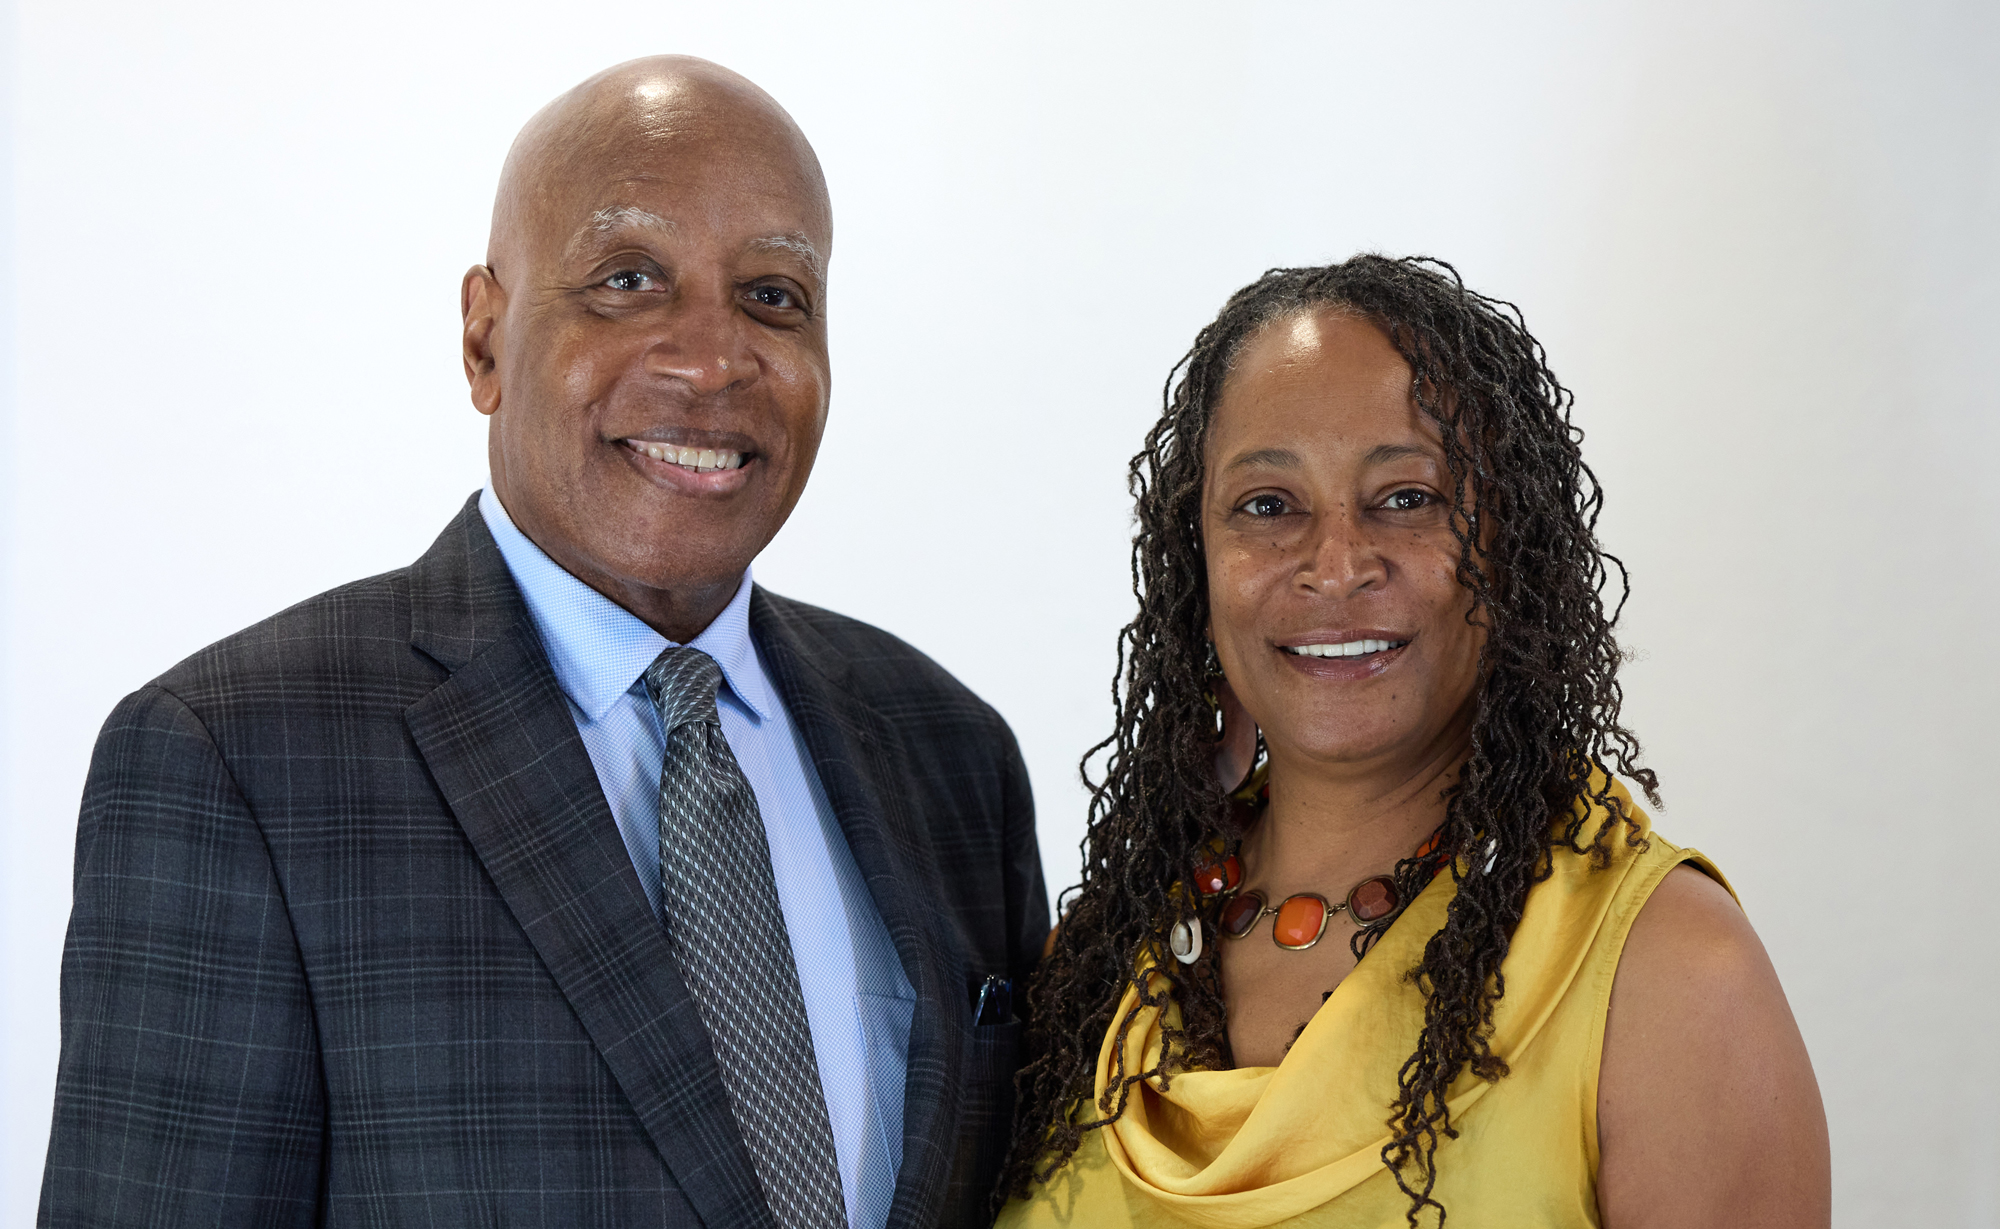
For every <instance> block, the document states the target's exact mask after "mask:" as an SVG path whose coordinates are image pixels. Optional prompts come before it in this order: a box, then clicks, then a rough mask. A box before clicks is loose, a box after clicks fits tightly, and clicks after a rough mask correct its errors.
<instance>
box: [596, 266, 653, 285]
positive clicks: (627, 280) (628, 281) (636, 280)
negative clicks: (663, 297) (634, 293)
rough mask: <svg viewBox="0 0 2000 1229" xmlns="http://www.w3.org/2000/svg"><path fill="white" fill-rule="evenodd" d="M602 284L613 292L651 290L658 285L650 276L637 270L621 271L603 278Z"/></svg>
mask: <svg viewBox="0 0 2000 1229" xmlns="http://www.w3.org/2000/svg"><path fill="white" fill-rule="evenodd" d="M604 284H605V285H606V286H609V287H610V288H611V289H613V290H651V289H653V288H654V287H655V286H657V285H658V283H656V282H655V281H654V280H653V277H652V275H651V274H649V273H641V272H640V271H639V270H637V269H621V270H619V271H618V272H616V273H614V274H612V275H611V276H610V277H607V278H605V279H604Z"/></svg>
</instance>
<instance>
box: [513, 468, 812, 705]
mask: <svg viewBox="0 0 2000 1229" xmlns="http://www.w3.org/2000/svg"><path fill="white" fill-rule="evenodd" d="M479 514H480V516H482V517H484V518H485V520H486V528H487V529H488V530H489V531H490V532H491V533H492V534H493V541H494V543H495V544H496V545H498V546H499V547H500V555H501V557H502V558H504V559H505V560H506V561H507V570H508V571H509V572H511V573H512V574H513V576H514V584H515V585H516V586H518V587H519V588H520V590H521V598H522V600H523V601H525V602H526V603H527V605H528V616H529V617H530V618H532V619H533V620H534V621H535V631H536V632H537V633H539V634H540V636H541V638H542V648H543V649H544V650H545V651H547V653H548V655H549V665H550V666H551V667H553V668H554V670H555V674H556V682H557V684H558V685H560V686H561V687H562V689H563V694H564V695H566V696H568V697H569V698H570V702H571V703H573V704H575V705H576V706H577V708H579V709H581V710H582V711H583V714H584V716H586V717H588V718H589V719H590V720H591V721H598V720H601V719H602V718H603V716H604V714H605V713H607V712H609V711H610V710H611V706H612V705H613V704H616V703H617V702H618V700H619V698H620V697H622V696H623V695H624V694H625V693H626V692H628V691H631V690H632V689H633V688H634V687H643V686H644V682H643V676H644V675H645V673H646V667H648V666H650V665H652V664H653V659H654V658H656V657H658V656H659V655H660V650H662V649H665V648H667V647H669V646H670V645H672V644H673V643H674V642H673V641H671V640H668V639H667V638H666V637H665V636H662V635H660V633H658V632H656V631H654V630H653V629H652V628H650V627H648V626H646V624H645V623H644V622H642V621H641V620H640V619H639V617H638V616H637V615H634V614H633V613H632V612H631V611H629V610H626V609H625V608H624V607H622V606H620V605H618V603H616V602H614V601H612V600H611V599H610V598H608V597H605V596H604V595H603V594H602V593H599V592H598V591H597V590H595V589H593V588H591V587H590V586H589V585H586V584H584V583H583V582H582V581H580V580H578V579H577V578H576V577H574V576H572V575H570V574H569V573H568V572H566V571H564V570H563V567H562V565H561V564H559V563H557V562H556V561H555V560H553V559H551V558H549V557H548V555H547V554H546V553H544V552H543V550H542V548H541V547H539V546H536V545H535V544H534V542H533V541H531V540H530V539H529V537H528V535H527V534H524V533H522V532H521V531H520V529H519V528H518V527H516V526H515V524H514V520H513V518H512V517H510V516H508V515H507V509H506V508H505V507H503V506H502V505H501V503H500V497H499V496H498V495H495V494H494V493H493V488H492V487H491V486H488V487H487V488H486V489H485V490H483V491H481V492H480V493H479ZM751 584H752V581H751V577H750V570H749V569H748V568H745V569H744V571H743V580H742V583H740V584H738V585H737V586H736V596H735V597H732V598H730V599H729V605H727V606H724V607H723V608H722V613H721V614H719V615H717V616H715V620H714V621H713V622H711V623H710V624H709V625H708V626H707V627H705V628H703V629H702V630H701V634H700V635H698V636H696V637H695V638H694V639H693V640H690V641H689V642H688V644H689V647H691V648H697V649H700V650H701V651H702V652H704V653H707V654H708V655H709V656H710V657H713V658H714V659H715V664H716V665H718V666H721V667H722V681H723V683H724V685H726V686H727V687H728V689H729V691H730V692H732V693H734V695H735V697H736V699H737V700H739V701H741V702H742V704H743V707H745V708H747V709H749V710H750V715H751V716H752V717H753V718H754V719H755V720H757V721H759V722H762V721H764V720H767V719H768V718H769V717H770V715H771V713H772V712H773V711H774V710H775V708H776V697H775V696H774V695H773V694H772V691H771V682H770V679H769V678H767V677H766V676H765V674H764V670H763V665H762V663H761V662H759V661H758V660H757V648H756V646H755V645H754V644H752V643H751V640H750V586H751Z"/></svg>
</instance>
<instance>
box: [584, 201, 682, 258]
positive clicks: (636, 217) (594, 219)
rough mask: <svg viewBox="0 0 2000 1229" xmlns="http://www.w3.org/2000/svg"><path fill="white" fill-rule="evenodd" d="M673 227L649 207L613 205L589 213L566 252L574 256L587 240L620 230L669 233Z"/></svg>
mask: <svg viewBox="0 0 2000 1229" xmlns="http://www.w3.org/2000/svg"><path fill="white" fill-rule="evenodd" d="M675 229H676V228H675V226H674V224H673V222H672V221H671V220H669V219H667V218H663V217H661V216H660V215H659V214H657V213H654V212H652V211H651V210H649V209H641V208H639V207H638V206H637V205H613V206H610V207H608V208H605V209H600V210H598V211H597V212H596V213H593V214H591V215H590V218H589V220H587V221H586V222H584V224H583V226H582V227H581V228H580V229H579V230H578V231H577V232H576V234H575V235H574V236H572V237H571V238H570V241H569V253H568V254H569V255H571V256H574V255H576V254H577V249H579V248H581V247H582V246H583V245H584V244H585V243H586V242H588V241H589V240H591V239H600V238H603V237H604V236H605V235H609V234H614V233H616V232H618V231H621V230H657V231H662V232H664V233H666V234H669V235H671V234H672V233H674V230H675Z"/></svg>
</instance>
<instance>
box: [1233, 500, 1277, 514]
mask: <svg viewBox="0 0 2000 1229" xmlns="http://www.w3.org/2000/svg"><path fill="white" fill-rule="evenodd" d="M1237 511H1239V512H1248V513H1249V514H1250V515H1251V516H1283V515H1284V514H1285V512H1286V511H1287V509H1286V507H1285V501H1284V500H1282V499H1280V498H1278V497H1277V496H1276V495H1252V496H1251V497H1250V498H1249V499H1247V500H1244V501H1243V506H1242V507H1241V508H1239V509H1237Z"/></svg>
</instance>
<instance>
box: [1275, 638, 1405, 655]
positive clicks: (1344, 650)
mask: <svg viewBox="0 0 2000 1229" xmlns="http://www.w3.org/2000/svg"><path fill="white" fill-rule="evenodd" d="M1408 643H1409V641H1407V640H1380V639H1375V638H1366V639H1355V640H1342V641H1338V642H1335V643H1329V644H1283V645H1279V646H1278V647H1279V648H1281V649H1283V650H1284V651H1285V652H1287V653H1290V654H1292V655H1293V656H1294V657H1368V656H1371V655H1372V654H1375V653H1387V652H1388V651H1389V650H1391V649H1400V648H1402V647H1403V646H1404V645H1406V644H1408Z"/></svg>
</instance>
